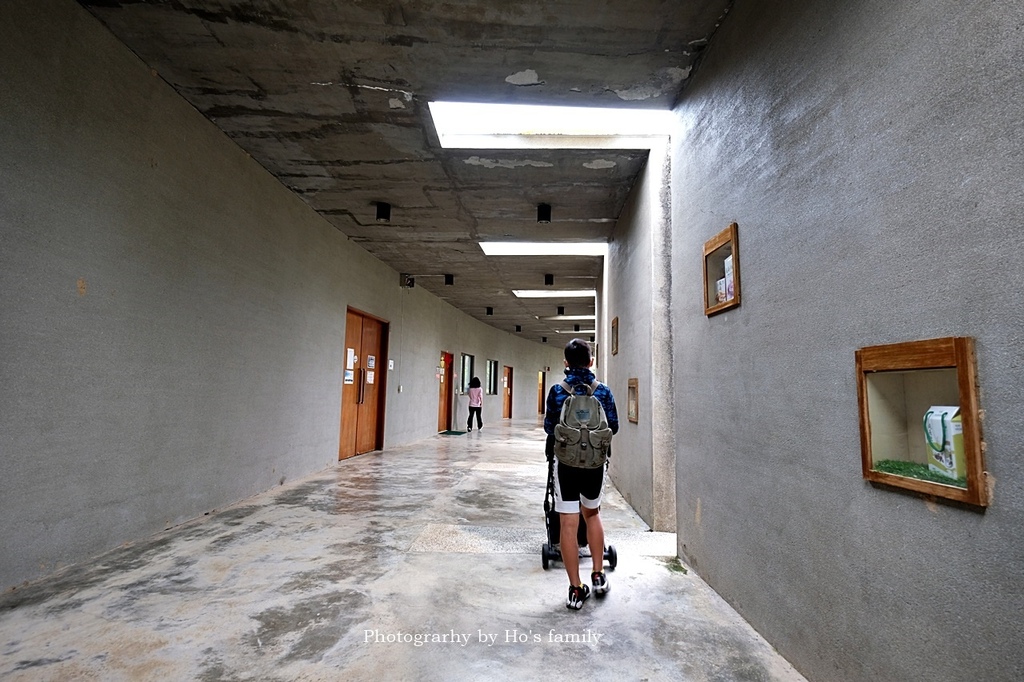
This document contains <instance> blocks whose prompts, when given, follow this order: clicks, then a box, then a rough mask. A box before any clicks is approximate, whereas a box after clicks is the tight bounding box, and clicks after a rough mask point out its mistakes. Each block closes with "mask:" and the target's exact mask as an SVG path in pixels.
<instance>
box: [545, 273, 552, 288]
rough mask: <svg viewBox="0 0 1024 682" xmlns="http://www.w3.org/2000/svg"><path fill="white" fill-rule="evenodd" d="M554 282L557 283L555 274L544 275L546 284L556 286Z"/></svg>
mask: <svg viewBox="0 0 1024 682" xmlns="http://www.w3.org/2000/svg"><path fill="white" fill-rule="evenodd" d="M554 284H555V276H554V275H544V286H548V287H550V286H554Z"/></svg>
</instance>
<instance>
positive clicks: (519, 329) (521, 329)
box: [516, 324, 523, 332]
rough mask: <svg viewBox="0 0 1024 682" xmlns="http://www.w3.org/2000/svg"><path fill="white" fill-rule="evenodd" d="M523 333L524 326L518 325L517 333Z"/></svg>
mask: <svg viewBox="0 0 1024 682" xmlns="http://www.w3.org/2000/svg"><path fill="white" fill-rule="evenodd" d="M521 331H523V325H521V324H517V325H516V332H521Z"/></svg>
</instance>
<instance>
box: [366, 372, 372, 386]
mask: <svg viewBox="0 0 1024 682" xmlns="http://www.w3.org/2000/svg"><path fill="white" fill-rule="evenodd" d="M366 383H368V384H372V383H373V372H367V373H366Z"/></svg>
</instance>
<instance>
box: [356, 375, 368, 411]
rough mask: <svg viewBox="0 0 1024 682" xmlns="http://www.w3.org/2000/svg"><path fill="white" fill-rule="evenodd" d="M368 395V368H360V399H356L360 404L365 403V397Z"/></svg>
mask: <svg viewBox="0 0 1024 682" xmlns="http://www.w3.org/2000/svg"><path fill="white" fill-rule="evenodd" d="M365 397H366V370H365V369H360V370H359V399H358V400H357V401H356V402H357V403H358V404H360V405H362V404H363V398H365Z"/></svg>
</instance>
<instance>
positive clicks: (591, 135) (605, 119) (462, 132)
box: [428, 102, 673, 149]
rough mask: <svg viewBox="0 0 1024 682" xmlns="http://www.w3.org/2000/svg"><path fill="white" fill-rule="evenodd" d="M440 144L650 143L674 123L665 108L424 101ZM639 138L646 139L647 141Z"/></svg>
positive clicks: (639, 146) (558, 145) (491, 146)
mask: <svg viewBox="0 0 1024 682" xmlns="http://www.w3.org/2000/svg"><path fill="white" fill-rule="evenodd" d="M428 106H429V107H430V116H431V118H432V119H433V120H434V129H435V130H436V131H437V137H438V139H439V140H440V142H441V146H442V147H445V148H449V149H452V148H459V149H510V148H524V147H530V148H595V147H597V148H619V149H643V148H649V147H650V144H651V143H650V140H651V138H652V137H659V136H665V135H668V134H669V129H670V126H671V123H672V121H673V117H672V112H671V111H669V110H667V109H607V108H597V107H545V106H535V105H529V104H481V103H477V102H428ZM644 140H647V141H646V142H645V141H644Z"/></svg>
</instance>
